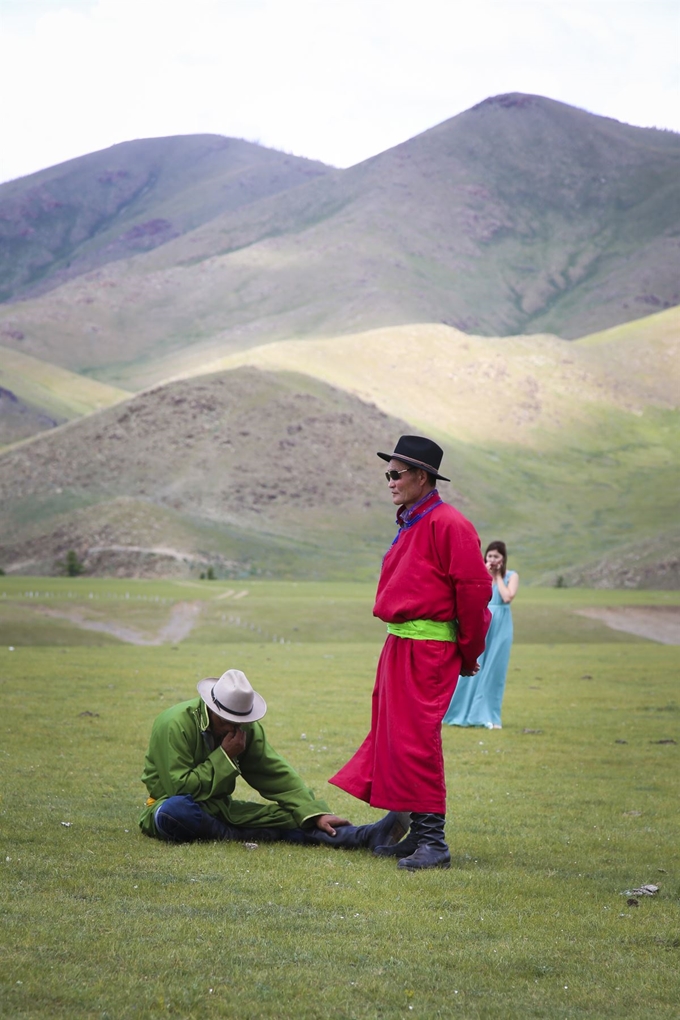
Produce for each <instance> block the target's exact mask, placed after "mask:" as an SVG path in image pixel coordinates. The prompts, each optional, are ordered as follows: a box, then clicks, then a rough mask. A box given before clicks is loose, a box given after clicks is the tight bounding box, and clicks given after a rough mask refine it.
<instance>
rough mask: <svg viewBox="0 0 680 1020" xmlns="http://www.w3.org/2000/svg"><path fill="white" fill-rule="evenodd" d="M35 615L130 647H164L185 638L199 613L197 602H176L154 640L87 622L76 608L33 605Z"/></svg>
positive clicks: (128, 629) (118, 626)
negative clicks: (114, 639)
mask: <svg viewBox="0 0 680 1020" xmlns="http://www.w3.org/2000/svg"><path fill="white" fill-rule="evenodd" d="M34 608H35V610H36V612H39V613H42V615H43V616H52V617H55V618H56V619H59V620H68V621H69V622H70V623H75V624H76V626H77V627H82V628H83V630H94V631H99V632H100V633H102V634H111V636H112V637H116V638H118V639H119V640H120V641H126V642H127V643H128V644H130V645H163V644H177V643H178V642H179V641H183V640H184V638H185V637H188V636H189V634H190V633H191V631H192V630H193V628H194V626H195V625H196V623H197V621H198V618H199V616H200V614H201V603H200V602H177V603H176V604H175V605H174V606H173V607H172V609H171V610H170V618H169V619H168V622H167V623H165V624H164V625H163V626H162V627H161V629H160V630H159V631H158V634H157V636H156V637H155V638H148V637H145V635H144V634H142V633H141V632H140V631H138V630H135V629H134V627H123V626H122V625H121V624H118V623H108V622H107V623H105V622H103V621H100V620H87V619H85V617H84V616H83V615H82V614H81V613H79V612H78V610H77V609H73V610H69V611H64V610H61V609H51V608H49V607H47V606H35V607H34Z"/></svg>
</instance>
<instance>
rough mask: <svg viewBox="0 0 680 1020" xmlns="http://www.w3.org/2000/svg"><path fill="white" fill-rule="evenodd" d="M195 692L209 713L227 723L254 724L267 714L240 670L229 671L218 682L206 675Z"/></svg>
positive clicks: (263, 705) (257, 695) (265, 707)
mask: <svg viewBox="0 0 680 1020" xmlns="http://www.w3.org/2000/svg"><path fill="white" fill-rule="evenodd" d="M196 689H197V690H198V693H199V694H200V695H201V697H202V698H203V700H204V701H205V703H206V705H207V706H208V708H209V709H210V711H211V712H214V713H215V715H219V716H220V717H221V718H222V719H229V721H230V722H236V723H246V722H254V721H255V720H256V719H261V718H262V716H263V715H264V714H265V712H266V711H267V703H266V701H265V700H264V698H263V697H261V696H260V695H259V694H256V692H255V691H254V690H253V688H252V687H251V685H250V683H249V681H248V678H247V676H246V675H245V673H242V672H241V670H240V669H228V670H227V671H226V673H223V674H222V676H221V677H220V678H219V679H216V678H215V677H213V676H209V677H206V679H205V680H199V682H198V683H197V684H196Z"/></svg>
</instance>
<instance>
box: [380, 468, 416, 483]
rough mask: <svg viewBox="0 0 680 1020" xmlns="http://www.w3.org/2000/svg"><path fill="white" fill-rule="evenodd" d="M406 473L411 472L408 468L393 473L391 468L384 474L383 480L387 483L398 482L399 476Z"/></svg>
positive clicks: (393, 470)
mask: <svg viewBox="0 0 680 1020" xmlns="http://www.w3.org/2000/svg"><path fill="white" fill-rule="evenodd" d="M407 471H411V468H410V467H407V468H404V469H403V471H395V469H394V468H393V469H392V470H391V471H386V472H385V478H386V479H387V481H388V482H398V481H399V475H405V474H406V472H407Z"/></svg>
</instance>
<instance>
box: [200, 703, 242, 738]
mask: <svg viewBox="0 0 680 1020" xmlns="http://www.w3.org/2000/svg"><path fill="white" fill-rule="evenodd" d="M208 716H209V718H210V731H211V733H212V735H213V736H214V737H215V740H217V741H218V743H220V744H221V743H222V741H223V740H224V738H225V737H226V736H228V735H229V736H231V735H233V734H234V733H238V731H239V730H240V729H241V726H240V724H239V723H235V722H231V721H230V720H229V719H223V718H222V716H221V715H216V714H215V713H214V712H212V711H211V710H210V709H208Z"/></svg>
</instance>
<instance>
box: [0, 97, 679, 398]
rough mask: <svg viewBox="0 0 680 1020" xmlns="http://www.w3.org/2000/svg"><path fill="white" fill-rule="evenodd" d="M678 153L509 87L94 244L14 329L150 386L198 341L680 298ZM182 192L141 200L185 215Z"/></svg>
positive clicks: (648, 134)
mask: <svg viewBox="0 0 680 1020" xmlns="http://www.w3.org/2000/svg"><path fill="white" fill-rule="evenodd" d="M169 141H172V140H169ZM174 141H177V140H174ZM223 141H228V140H223ZM135 144H141V143H135ZM206 144H207V143H206ZM215 144H217V143H216V142H215ZM109 151H110V150H109ZM277 155H278V157H279V158H280V157H281V154H277ZM85 158H87V159H89V158H91V157H85ZM74 162H75V163H77V162H78V161H74ZM102 165H104V164H102ZM106 166H109V167H113V166H114V163H112V162H111V159H110V158H109V159H108V162H107V163H106ZM57 169H58V168H57ZM679 169H680V137H679V136H678V135H676V134H673V133H672V132H664V131H656V130H652V129H642V128H635V127H630V126H628V125H625V124H620V123H618V122H616V121H613V120H610V119H608V118H603V117H597V116H594V115H592V114H589V113H586V112H584V111H582V110H577V109H574V108H572V107H569V106H566V105H564V104H561V103H557V102H554V101H552V100H547V99H543V98H541V97H538V96H527V95H522V94H512V95H508V96H497V97H494V98H492V99H489V100H486V101H485V102H483V103H481V104H479V105H478V106H477V107H475V108H473V109H471V110H468V111H466V112H465V113H463V114H460V115H459V116H457V117H454V118H452V119H451V120H449V121H446V122H444V123H443V124H441V125H439V126H438V127H436V128H433V129H431V130H430V131H427V132H425V133H423V134H421V135H419V136H417V137H416V138H413V139H411V140H410V141H408V142H405V143H404V144H402V145H399V146H396V147H395V148H394V149H390V150H388V151H387V152H384V153H381V154H380V155H378V156H376V157H374V158H372V159H370V160H367V161H366V162H364V163H361V164H359V165H357V166H355V167H351V168H350V169H348V170H344V171H337V170H334V171H329V170H328V169H327V168H320V167H315V168H293V169H291V173H293V171H294V173H293V176H294V177H295V180H296V181H299V180H300V175H302V176H303V177H304V175H305V174H307V175H308V176H307V179H306V183H298V185H297V186H289V187H285V188H283V187H282V188H281V189H280V190H278V191H277V192H276V193H271V191H270V193H268V194H263V195H262V196H261V197H257V196H255V195H253V199H252V200H249V201H247V202H245V203H242V204H240V205H238V204H237V205H233V204H232V205H230V206H228V207H225V208H224V209H222V210H221V211H217V205H218V203H217V202H213V204H212V205H211V204H210V202H209V201H208V200H206V202H205V204H203V205H202V206H201V208H202V209H203V212H201V216H202V217H203V219H202V220H200V222H194V223H193V229H191V227H192V221H191V218H190V217H186V218H185V219H184V220H182V222H181V229H179V230H178V236H175V237H170V236H168V237H165V236H160V241H161V242H163V243H159V244H157V245H156V246H155V247H153V249H152V250H149V251H138V252H136V253H135V252H134V251H132V250H128V251H127V252H126V257H120V255H121V252H120V251H119V250H118V249H116V260H115V261H109V262H108V263H107V264H105V265H102V264H101V249H100V248H97V252H99V254H97V252H95V249H94V248H92V247H91V246H92V244H95V246H97V245H99V244H100V240H99V239H97V238H95V241H94V242H84V248H83V258H84V257H85V254H86V249H87V252H89V253H90V254H91V258H92V260H93V261H92V263H91V265H97V266H98V268H96V269H94V270H93V271H88V272H85V273H80V275H78V276H77V277H76V278H74V279H70V280H67V281H66V282H64V283H62V284H61V285H60V286H58V287H54V289H52V290H51V291H50V292H49V293H46V294H43V295H42V296H40V297H37V298H31V299H27V300H23V301H20V302H15V303H12V304H9V305H5V307H4V308H3V311H4V315H0V342H2V343H4V344H6V345H7V346H10V347H13V348H15V349H19V350H23V351H26V352H27V353H30V354H33V355H34V356H37V357H40V358H43V359H45V360H47V361H51V362H54V363H56V364H59V365H62V366H63V367H66V368H69V369H71V370H74V371H78V372H83V373H86V374H88V375H90V376H93V377H95V378H98V379H100V380H103V381H107V382H110V383H112V384H114V385H117V386H122V387H123V388H126V389H131V390H137V389H139V388H140V387H143V386H149V385H152V384H154V383H156V382H159V381H161V380H162V379H163V378H165V377H167V376H168V375H171V374H173V373H174V372H175V371H176V370H177V365H178V362H180V361H181V360H182V358H183V357H186V358H188V359H189V361H196V360H204V361H205V360H208V359H209V358H216V357H220V356H224V355H226V354H229V353H233V352H236V351H239V350H244V349H247V348H249V347H252V346H256V345H260V344H262V343H268V342H272V341H277V340H283V339H291V338H295V339H300V338H307V337H313V338H319V337H333V336H337V335H340V334H346V333H356V332H360V331H364V330H366V329H372V328H380V327H385V326H392V325H404V324H408V323H413V322H440V323H444V324H448V325H451V326H453V327H455V328H457V329H460V330H462V331H464V332H467V333H475V334H479V335H486V336H492V335H508V334H522V333H527V334H528V333H545V332H550V333H556V334H558V335H560V336H565V337H572V338H573V337H577V336H581V335H584V334H586V333H591V332H594V331H596V330H602V329H605V328H608V327H611V326H614V325H617V324H619V323H622V322H626V321H629V320H633V319H637V318H640V317H642V316H644V315H646V314H648V313H649V312H651V311H656V310H661V309H663V308H665V307H670V306H675V305H677V304H678V303H679V302H680V284H679V282H678V278H679V277H678V267H679V266H680V174H679V173H678V171H679ZM309 175H311V179H309ZM246 179H247V174H246ZM14 184H15V186H16V187H17V188H18V187H19V186H20V185H21V182H14ZM201 191H202V185H201V186H199V185H196V192H197V194H200V193H201ZM189 193H191V194H193V191H192V188H185V189H184V190H182V189H179V190H178V192H177V194H178V195H180V196H181V203H184V202H185V201H186V195H187V194H189ZM2 194H3V192H2V189H0V199H1V198H2ZM139 201H140V202H141V201H142V199H141V198H140V199H139ZM144 201H146V199H144ZM173 202H174V203H175V205H177V204H178V203H180V199H179V198H171V197H170V196H169V195H164V196H163V198H162V201H161V200H160V195H159V196H158V202H156V204H154V205H153V208H152V207H151V205H150V204H148V203H147V205H146V206H144V211H143V213H141V212H140V210H139V209H137V210H136V212H140V215H143V216H144V217H150V216H152V215H153V217H154V218H159V219H167V220H168V222H172V223H175V222H176V221H177V222H179V220H180V219H181V217H178V216H175V217H174V218H173V216H172V215H170V211H169V210H170V208H171V207H173ZM196 202H197V203H198V204H200V202H199V200H198V198H197V199H196ZM181 203H180V204H181ZM163 210H165V212H164V211H163ZM199 219H200V217H199V216H198V215H197V216H196V221H198V220H199ZM135 222H137V221H135ZM121 230H122V225H121V223H119V222H118V221H116V225H115V230H113V233H111V234H110V235H106V236H107V238H108V237H110V238H111V239H112V240H111V241H110V242H108V241H107V243H113V235H114V234H116V231H118V233H117V234H116V236H117V237H120V236H122V233H121ZM98 236H99V235H98ZM103 238H104V234H103V233H102V234H101V238H100V239H103ZM145 243H146V242H145ZM154 243H155V242H154ZM88 244H89V245H90V248H88ZM88 257H90V255H88ZM97 259H100V261H99V262H97ZM24 261H25V260H24ZM82 265H84V263H83V264H82ZM55 266H56V263H55ZM60 271H61V269H57V268H50V269H49V271H48V270H47V269H45V277H46V278H47V276H48V275H50V274H53V273H57V272H60ZM52 282H54V280H53V281H52ZM19 334H20V335H21V338H19Z"/></svg>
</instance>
